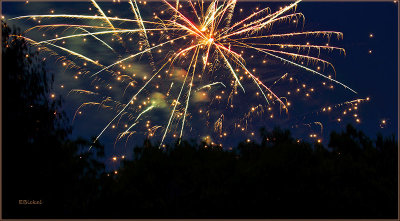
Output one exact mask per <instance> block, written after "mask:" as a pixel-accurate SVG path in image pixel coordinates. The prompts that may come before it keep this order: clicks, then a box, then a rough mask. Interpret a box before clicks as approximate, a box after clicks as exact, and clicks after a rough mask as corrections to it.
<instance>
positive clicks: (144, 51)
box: [92, 36, 185, 77]
mask: <svg viewBox="0 0 400 221" xmlns="http://www.w3.org/2000/svg"><path fill="white" fill-rule="evenodd" d="M184 37H185V36H183V37H179V38H175V39H173V40H169V41H166V42H164V43H161V44H159V45H156V46H154V47H151V48H147V49H145V50H143V51H141V52H139V53H136V54H132V55H129V56H128V57H126V58H123V59H121V60H118V61H116V62H114V63H113V64H111V65H109V66H107V67H105V68H103V69H101V70H100V71H98V72H96V73H94V74H93V75H92V77H93V76H96V75H98V74H99V73H101V72H102V71H104V70H107V69H109V68H111V67H113V66H115V65H117V64H120V63H122V62H124V61H126V60H128V59H132V58H134V57H137V56H139V55H142V54H144V53H146V52H149V51H151V50H152V49H155V48H158V47H161V46H163V45H165V44H168V43H170V42H173V41H175V40H177V39H181V38H184Z"/></svg>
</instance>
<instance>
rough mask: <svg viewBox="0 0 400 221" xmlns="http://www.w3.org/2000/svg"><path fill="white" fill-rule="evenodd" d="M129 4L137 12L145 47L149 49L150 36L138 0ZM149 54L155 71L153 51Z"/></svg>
mask: <svg viewBox="0 0 400 221" xmlns="http://www.w3.org/2000/svg"><path fill="white" fill-rule="evenodd" d="M129 4H130V5H131V8H132V11H133V13H134V14H135V18H136V20H138V22H137V23H138V25H139V27H140V29H141V30H142V31H141V33H142V34H143V38H144V43H145V48H146V49H148V48H150V43H149V40H148V36H147V31H148V30H146V27H145V25H144V23H143V19H142V16H141V14H140V11H139V7H138V5H137V2H136V0H134V3H133V2H132V0H129ZM148 54H149V59H150V65H151V66H152V67H153V71H156V66H155V63H154V58H153V56H152V54H151V51H149V53H148Z"/></svg>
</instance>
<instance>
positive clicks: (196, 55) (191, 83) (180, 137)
mask: <svg viewBox="0 0 400 221" xmlns="http://www.w3.org/2000/svg"><path fill="white" fill-rule="evenodd" d="M198 55H199V48H197V49H196V52H195V56H194V57H193V59H194V60H195V63H194V65H193V71H192V79H191V80H190V84H189V92H188V95H187V99H186V107H185V113H184V114H183V120H182V129H181V134H180V135H179V142H180V141H181V139H182V135H183V128H184V127H185V119H186V113H187V110H188V107H189V100H190V94H191V92H192V87H193V79H194V74H195V71H196V63H197V57H198Z"/></svg>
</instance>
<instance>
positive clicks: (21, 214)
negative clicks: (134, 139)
mask: <svg viewBox="0 0 400 221" xmlns="http://www.w3.org/2000/svg"><path fill="white" fill-rule="evenodd" d="M1 29H2V64H3V65H2V107H3V108H2V120H3V122H2V123H3V125H2V128H3V131H2V151H3V153H2V156H3V157H2V168H3V173H2V174H3V191H2V193H3V196H2V197H3V211H4V212H3V216H4V217H5V218H52V217H56V216H60V215H61V216H68V214H69V212H70V211H71V210H74V211H75V213H80V211H86V210H87V208H86V207H87V206H88V205H91V203H90V201H91V200H95V199H96V194H97V193H96V191H97V189H98V188H97V187H98V183H96V182H99V180H98V178H97V177H99V176H100V174H101V173H102V172H101V171H104V165H103V164H102V163H100V162H98V159H99V157H101V155H102V154H104V153H103V147H102V146H101V145H99V144H96V145H95V149H96V151H94V152H87V153H83V152H82V150H83V149H84V148H87V147H88V145H89V144H90V143H89V142H88V141H85V140H83V139H77V140H70V139H69V137H68V135H69V134H70V132H71V127H70V126H69V125H68V119H67V118H66V115H65V114H64V113H63V112H62V111H61V105H62V100H61V98H54V99H53V98H51V94H50V90H51V88H52V84H53V75H52V74H49V73H47V72H46V68H45V66H44V63H43V62H42V61H41V58H40V56H39V51H37V50H35V49H34V48H33V47H30V46H29V45H28V44H27V42H26V41H25V40H24V39H23V38H21V37H20V34H19V31H18V30H16V29H15V28H14V29H11V28H10V27H8V26H7V24H6V23H4V22H3V21H2V24H1ZM95 155H96V156H95ZM20 200H22V203H23V200H29V201H32V200H34V201H40V200H41V202H42V204H40V205H24V204H21V202H20Z"/></svg>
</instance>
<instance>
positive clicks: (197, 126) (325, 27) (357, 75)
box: [2, 1, 398, 159]
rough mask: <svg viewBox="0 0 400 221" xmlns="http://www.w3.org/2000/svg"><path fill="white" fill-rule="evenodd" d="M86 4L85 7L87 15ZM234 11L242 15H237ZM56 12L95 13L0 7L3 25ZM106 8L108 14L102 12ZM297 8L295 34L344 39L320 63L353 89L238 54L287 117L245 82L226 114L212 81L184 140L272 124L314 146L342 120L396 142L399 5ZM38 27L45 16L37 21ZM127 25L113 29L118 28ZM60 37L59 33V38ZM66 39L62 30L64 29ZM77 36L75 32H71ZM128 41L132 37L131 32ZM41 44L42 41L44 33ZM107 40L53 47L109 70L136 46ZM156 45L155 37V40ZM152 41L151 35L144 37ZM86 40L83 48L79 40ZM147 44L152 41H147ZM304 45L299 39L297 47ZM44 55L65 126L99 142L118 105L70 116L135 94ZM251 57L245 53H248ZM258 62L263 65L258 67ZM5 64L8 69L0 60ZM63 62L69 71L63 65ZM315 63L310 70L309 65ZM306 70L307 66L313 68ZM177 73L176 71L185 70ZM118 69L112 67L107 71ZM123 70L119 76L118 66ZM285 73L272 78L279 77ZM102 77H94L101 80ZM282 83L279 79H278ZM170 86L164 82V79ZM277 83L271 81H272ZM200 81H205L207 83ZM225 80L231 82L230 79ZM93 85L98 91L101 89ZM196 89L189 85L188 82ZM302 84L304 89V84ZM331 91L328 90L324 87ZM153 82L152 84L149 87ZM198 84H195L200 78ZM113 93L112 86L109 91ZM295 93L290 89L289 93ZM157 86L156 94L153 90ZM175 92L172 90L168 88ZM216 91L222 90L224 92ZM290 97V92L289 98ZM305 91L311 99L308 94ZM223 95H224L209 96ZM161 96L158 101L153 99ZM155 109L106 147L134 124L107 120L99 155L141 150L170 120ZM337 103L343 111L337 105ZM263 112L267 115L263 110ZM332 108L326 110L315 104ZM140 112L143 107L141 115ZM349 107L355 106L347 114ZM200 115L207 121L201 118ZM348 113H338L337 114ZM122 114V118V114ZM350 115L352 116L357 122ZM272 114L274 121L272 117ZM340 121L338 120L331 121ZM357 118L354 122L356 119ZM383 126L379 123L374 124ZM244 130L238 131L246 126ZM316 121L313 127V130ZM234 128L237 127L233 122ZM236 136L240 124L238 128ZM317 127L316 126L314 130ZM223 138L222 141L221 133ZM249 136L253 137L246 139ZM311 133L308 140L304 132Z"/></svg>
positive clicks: (137, 63)
mask: <svg viewBox="0 0 400 221" xmlns="http://www.w3.org/2000/svg"><path fill="white" fill-rule="evenodd" d="M99 5H100V7H102V9H103V10H104V11H105V12H106V14H107V13H108V14H110V15H111V16H118V17H120V18H131V19H132V18H134V16H133V15H132V12H131V11H130V10H129V4H128V3H127V2H121V3H112V2H100V3H99ZM284 5H288V3H287V2H286V3H277V2H274V3H268V2H263V3H254V2H247V3H246V2H243V3H240V2H239V3H238V4H237V6H236V9H235V10H236V12H235V13H234V18H233V22H235V21H239V20H240V19H243V18H245V17H246V16H248V15H249V14H250V13H251V12H250V11H251V10H255V9H256V8H257V7H259V8H264V7H270V8H271V10H272V11H273V12H274V11H276V10H278V9H279V7H281V6H284ZM89 8H91V10H89ZM139 8H140V9H141V10H142V11H141V12H142V16H143V18H144V20H146V19H147V18H150V17H151V16H152V13H153V12H158V13H159V12H161V11H163V10H165V6H163V5H162V4H161V3H155V2H152V3H148V4H147V5H146V6H143V5H140V6H139ZM240 9H244V10H243V12H240ZM51 10H54V14H80V15H94V14H95V8H94V7H93V6H92V5H91V4H90V2H79V3H76V2H74V3H59V2H58V3H51V2H29V3H28V4H27V3H25V2H3V3H2V13H3V15H4V16H5V18H6V20H7V19H10V18H13V17H16V16H23V15H33V14H35V15H40V14H49V13H51ZM108 10H110V12H108ZM296 12H301V13H303V14H304V16H305V23H304V29H303V31H317V30H321V31H338V32H342V33H343V36H344V37H343V39H339V40H338V39H336V38H335V37H332V39H331V40H330V42H329V44H330V45H332V46H336V47H341V48H344V49H345V50H346V55H343V53H339V52H338V51H332V52H326V51H324V52H321V58H324V59H326V60H327V61H329V62H331V63H332V64H333V65H334V68H335V70H336V78H335V79H336V80H338V81H339V82H342V83H344V84H346V85H347V86H349V87H350V88H352V89H354V90H355V91H357V94H355V93H353V92H351V91H350V90H347V89H345V88H343V87H341V86H340V85H337V84H335V83H332V82H330V81H329V80H326V79H324V78H322V77H319V76H317V75H314V74H312V73H310V72H307V71H304V70H301V69H299V68H297V67H294V66H293V65H290V64H285V63H283V62H281V61H279V60H277V59H272V58H270V57H265V56H259V55H258V54H256V53H252V52H251V51H250V50H249V51H245V52H244V57H245V58H246V65H247V66H248V67H249V69H253V68H254V69H256V70H257V73H260V74H259V75H258V76H259V77H260V80H261V81H262V82H264V83H265V84H266V85H267V86H269V87H270V88H271V89H272V90H273V91H274V92H275V93H276V94H277V95H278V96H280V97H286V98H287V100H288V101H290V103H291V106H290V107H289V112H288V114H286V113H285V111H279V104H277V103H275V104H271V105H267V104H266V103H265V100H263V99H261V98H260V96H258V95H256V94H255V93H256V92H257V88H255V87H254V85H252V84H251V81H246V80H244V81H243V84H244V86H245V87H247V88H249V87H250V89H248V90H247V91H246V93H243V92H242V91H240V89H238V92H239V94H238V96H237V97H234V101H233V103H234V105H235V107H234V108H228V107H227V106H228V105H227V103H228V102H227V94H228V93H230V92H231V90H232V89H231V88H230V89H229V87H227V88H223V87H222V86H221V85H216V86H215V87H212V88H211V89H209V90H208V91H207V97H209V99H204V98H196V96H197V95H196V94H195V93H194V95H193V97H192V98H191V99H192V103H191V104H190V107H189V109H188V112H189V113H190V115H189V116H188V118H187V121H186V126H185V129H184V135H183V138H184V139H188V140H189V139H196V140H201V139H204V138H205V137H207V136H210V138H209V139H208V141H212V142H215V143H218V144H222V145H223V147H224V148H229V147H234V146H236V144H237V143H238V142H239V141H245V140H246V139H250V140H254V139H256V137H258V130H259V128H260V127H265V128H267V129H272V128H273V127H275V126H280V127H281V128H284V129H291V131H292V133H293V135H294V137H296V138H298V139H300V140H309V141H313V142H315V141H317V140H321V142H322V143H324V144H327V141H328V140H329V134H330V132H331V131H332V130H335V131H341V130H343V129H344V128H345V125H346V124H347V123H351V124H353V125H355V126H356V128H358V129H361V130H362V131H364V132H365V133H366V134H367V135H368V136H370V137H373V138H374V137H375V135H376V134H377V133H378V132H379V133H383V134H384V135H391V134H395V135H396V137H397V132H398V131H397V128H398V125H397V122H398V114H397V113H398V107H397V106H398V103H397V102H398V97H397V96H398V95H397V94H398V86H397V85H398V63H397V61H398V41H397V40H398V29H397V26H398V3H397V2H393V1H388V2H323V3H322V2H301V3H300V4H299V5H298V7H297V10H296ZM67 21H68V19H53V20H51V19H50V20H48V24H51V22H53V23H60V22H64V23H65V22H67ZM7 22H8V23H9V24H11V25H14V24H15V25H17V26H18V27H20V28H21V30H26V29H27V28H29V27H32V26H34V25H35V24H36V25H37V24H38V23H37V21H33V20H26V19H25V20H10V21H7ZM45 22H46V21H44V20H43V23H45ZM124 25H125V26H126V25H127V24H121V26H124ZM302 25H303V24H301V25H299V26H297V27H296V26H293V25H285V23H283V24H280V25H277V27H273V28H272V32H273V31H274V30H276V31H280V32H281V33H282V32H286V33H290V32H295V31H301V27H302ZM43 33H47V34H48V35H50V34H54V33H56V30H47V31H43V30H42V31H40V32H32V33H27V34H26V35H27V36H29V37H31V38H32V39H36V40H37V41H39V40H42V38H44V37H43V36H41V34H43ZM57 33H58V34H60V35H63V32H61V31H59V32H57ZM65 33H67V32H65ZM79 33H80V32H79ZM132 36H133V35H132ZM46 38H50V37H47V36H46ZM105 38H107V39H108V42H110V45H112V47H114V50H115V51H116V52H111V50H109V49H107V48H105V47H99V44H98V42H97V43H96V44H93V43H92V42H93V41H94V40H93V38H91V37H90V36H88V37H87V39H86V40H84V41H83V39H82V38H80V39H78V40H67V42H66V43H65V45H63V43H62V41H57V42H56V43H58V44H59V45H63V46H65V47H67V46H68V47H67V48H69V49H71V50H75V51H80V53H82V54H86V55H88V56H91V58H93V60H99V61H100V63H102V62H103V63H104V65H109V64H110V63H112V62H111V61H115V60H116V59H117V58H123V57H125V56H126V55H128V54H129V53H130V52H131V53H132V51H133V50H135V49H136V48H137V47H138V45H137V42H136V43H135V41H136V39H135V38H137V37H134V39H133V41H130V40H129V36H128V35H124V41H125V42H124V43H123V44H120V43H118V40H115V41H113V42H111V41H110V37H109V36H107V37H104V38H102V39H103V40H105ZM154 39H156V38H154ZM150 40H152V39H150ZM86 41H87V42H86ZM296 41H298V42H300V41H310V43H318V44H321V43H323V44H325V43H326V39H325V38H323V37H311V38H309V39H308V38H307V39H296ZM151 42H153V41H151ZM302 43H304V42H302ZM163 50H173V47H172V48H163ZM55 52H57V53H58V54H59V55H65V54H63V52H62V51H60V50H58V51H57V50H55ZM154 54H155V55H154V60H155V61H156V66H157V65H158V66H160V64H161V63H160V62H159V63H157V61H159V60H163V59H165V57H166V55H165V54H163V53H161V54H157V53H154ZM42 55H43V56H44V57H45V58H46V65H47V69H48V70H49V71H50V72H52V73H54V74H55V77H56V79H55V84H54V94H55V95H57V96H58V95H61V96H62V97H63V98H64V100H65V103H64V106H63V109H64V110H65V111H66V113H67V114H68V116H69V118H70V119H71V120H72V119H73V118H74V114H75V113H77V116H76V117H75V120H74V121H73V127H74V130H73V134H72V136H73V137H77V136H82V137H85V138H89V137H93V136H97V135H98V134H99V133H100V132H101V130H102V129H103V128H104V127H105V126H106V125H107V123H108V122H109V121H110V120H111V119H112V118H113V117H114V116H115V115H116V113H117V112H116V111H115V110H116V109H118V108H116V109H113V110H111V109H110V108H98V107H83V108H82V109H80V111H81V113H79V111H78V112H76V110H77V108H78V107H79V106H80V105H81V104H82V103H84V102H88V101H98V102H100V101H101V100H103V99H104V97H111V98H112V99H113V100H116V101H118V102H121V103H127V102H128V101H129V99H130V97H131V96H132V95H133V94H134V93H136V91H137V88H128V89H127V90H126V91H125V89H126V87H127V86H126V82H123V83H121V82H120V80H116V79H112V78H111V77H109V76H107V75H106V74H105V73H102V74H101V75H99V76H98V77H99V78H98V79H97V78H92V77H90V76H91V74H93V73H95V72H96V71H98V70H99V68H98V67H96V68H94V67H93V68H92V67H91V66H90V65H88V66H87V67H86V66H82V67H83V69H84V70H85V71H88V73H89V74H82V75H79V74H78V73H77V69H74V68H66V67H65V66H63V61H60V60H58V61H57V58H58V57H57V56H48V55H46V54H42ZM252 55H253V57H251V56H252ZM67 58H70V59H73V61H76V64H77V65H78V66H80V65H79V64H82V62H80V61H78V60H75V58H74V57H73V56H67ZM264 60H266V61H265V62H263V61H264ZM130 64H131V65H132V67H130V68H131V70H130V71H128V69H129V68H128V67H127V70H126V72H127V73H128V74H133V73H135V74H137V77H138V78H139V77H140V78H142V77H143V76H146V77H147V75H146V74H147V73H148V76H151V69H152V67H151V65H150V62H149V59H148V58H147V57H146V56H143V57H142V58H141V59H140V60H138V59H136V60H133V61H130ZM3 65H6V64H3ZM67 66H68V65H67ZM317 66H318V65H317ZM317 66H313V64H310V65H309V67H313V68H314V67H317ZM180 68H184V65H183V66H182V67H180ZM113 70H114V71H118V70H119V69H118V68H115V69H113ZM124 71H125V70H124ZM286 73H288V74H287V76H286V77H285V78H284V79H280V77H282V76H283V75H284V74H286ZM323 73H324V74H326V75H334V73H333V72H332V69H329V68H326V69H325V72H323ZM230 78H231V76H230V75H229V71H227V69H224V68H219V69H217V70H216V71H215V72H213V74H212V75H209V76H206V77H204V79H208V80H209V81H210V82H209V83H211V82H220V81H221V82H223V81H224V80H226V79H230ZM100 79H101V80H100ZM279 79H280V80H279ZM170 80H171V79H170ZM277 80H279V81H278V82H276V81H277ZM205 81H206V80H205ZM144 82H145V81H140V80H138V81H137V84H138V86H137V87H140V85H141V84H144ZM170 82H175V84H174V85H175V86H174V87H173V88H172V89H171V93H175V94H177V93H178V92H179V90H178V89H179V88H180V87H178V86H177V85H178V84H179V82H182V79H178V77H177V78H176V79H175V77H174V79H172V80H171V81H168V80H160V81H158V83H157V84H158V86H160V91H161V92H160V93H163V92H165V91H167V90H168V88H170V87H171V85H170ZM228 82H229V80H228ZM99 85H100V88H99V89H96V86H99ZM195 85H197V84H196V83H195ZM303 85H304V86H303ZM331 85H332V86H333V88H330V86H331ZM154 86H155V85H153V86H152V87H154ZM198 86H201V84H200V82H199V84H198ZM110 87H111V89H110ZM298 88H299V89H300V92H296V90H297V89H298ZM73 89H83V90H90V91H95V92H96V93H97V94H96V95H90V94H89V95H88V94H82V93H75V92H71V90H73ZM161 89H164V90H161ZM174 90H176V91H174ZM222 91H223V92H222ZM288 92H290V95H288V94H287V93H288ZM145 93H146V94H147V95H148V96H149V97H151V99H156V100H157V98H158V97H157V96H161V95H158V94H156V93H155V91H154V90H153V89H151V88H149V89H147V90H146V91H145ZM306 94H309V96H307V95H306ZM216 95H221V96H222V99H220V100H218V99H213V98H211V96H212V97H214V96H216ZM367 97H368V99H369V100H368V101H366V100H364V101H362V102H361V103H359V104H358V107H357V108H358V109H357V110H354V106H351V105H348V104H343V103H344V102H347V101H352V100H355V99H366V98H367ZM161 100H162V99H161ZM160 103H162V105H161V106H162V107H160V108H154V110H151V111H149V112H148V113H146V114H143V118H142V119H141V121H140V122H139V124H138V125H137V128H136V126H135V128H134V130H135V131H137V132H136V133H135V134H133V135H132V137H131V138H130V139H129V140H128V142H126V143H125V141H126V140H125V139H122V140H121V141H119V142H117V143H116V144H115V145H114V141H115V139H116V137H117V136H118V133H119V132H121V130H123V127H124V125H125V124H127V125H128V126H129V125H131V124H132V123H133V120H132V119H129V120H128V118H126V119H125V118H122V119H121V121H120V124H117V123H113V124H112V125H115V127H116V128H111V126H110V128H109V129H107V130H106V131H105V133H104V134H103V135H102V137H100V139H99V140H100V142H101V143H103V144H105V146H106V156H107V159H108V158H109V159H111V158H112V157H113V156H118V157H119V156H123V155H124V156H125V155H126V156H128V157H129V156H130V155H131V152H130V151H131V149H132V148H131V146H134V145H140V144H141V143H142V142H143V139H144V137H146V136H147V135H148V133H147V134H144V132H143V131H146V129H147V126H146V124H151V125H150V127H152V126H154V125H160V126H163V127H164V126H165V124H166V122H167V121H168V118H169V116H170V115H169V114H170V111H171V108H172V106H170V103H168V102H165V101H160ZM341 104H342V105H341ZM258 105H261V106H260V107H259V108H260V109H261V107H262V108H263V111H258V109H257V108H256V110H255V111H254V113H252V114H251V116H248V117H247V116H246V114H247V113H248V111H249V110H251V108H252V107H257V106H258ZM268 107H271V108H272V110H271V111H269V110H268ZM324 107H325V108H328V107H331V108H332V109H331V110H329V111H328V109H325V111H323V108H324ZM144 108H145V107H143V109H141V111H143V110H144ZM348 108H353V110H351V111H349V110H348ZM138 111H139V110H134V109H132V110H129V111H128V112H129V113H132V117H133V118H135V117H137V115H138V113H139V112H138ZM207 111H208V112H209V113H208V117H205V115H204V114H205V112H207ZM344 111H346V114H345V115H343V112H344ZM129 113H128V114H127V116H128V115H129ZM354 114H357V115H356V117H355V116H354ZM222 115H223V120H222V122H223V124H222V132H221V133H220V132H216V131H215V130H217V129H216V128H215V126H216V125H215V122H216V121H218V119H220V118H221V116H222ZM271 116H272V118H271ZM339 118H340V122H339V121H338V119H339ZM357 119H359V122H357V121H356V120H357ZM383 121H384V122H385V123H382V122H383ZM246 123H247V125H246V126H243V125H244V124H246ZM319 123H321V124H322V125H323V128H321V126H320V124H319ZM239 124H241V126H238V125H239ZM244 127H245V129H244V130H242V128H244ZM179 128H180V126H179V127H178V126H176V128H175V129H173V130H172V131H171V132H169V133H167V136H166V140H165V143H168V142H171V141H172V140H173V139H174V138H173V134H178V135H179V133H180V129H179ZM321 129H322V130H321ZM224 132H225V133H227V135H226V136H225V135H224ZM163 133H164V131H163V129H162V128H159V129H157V131H156V132H155V134H156V139H155V140H160V138H161V136H162V135H163ZM253 133H254V135H253ZM313 134H315V135H316V136H317V137H316V138H314V137H312V135H313Z"/></svg>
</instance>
